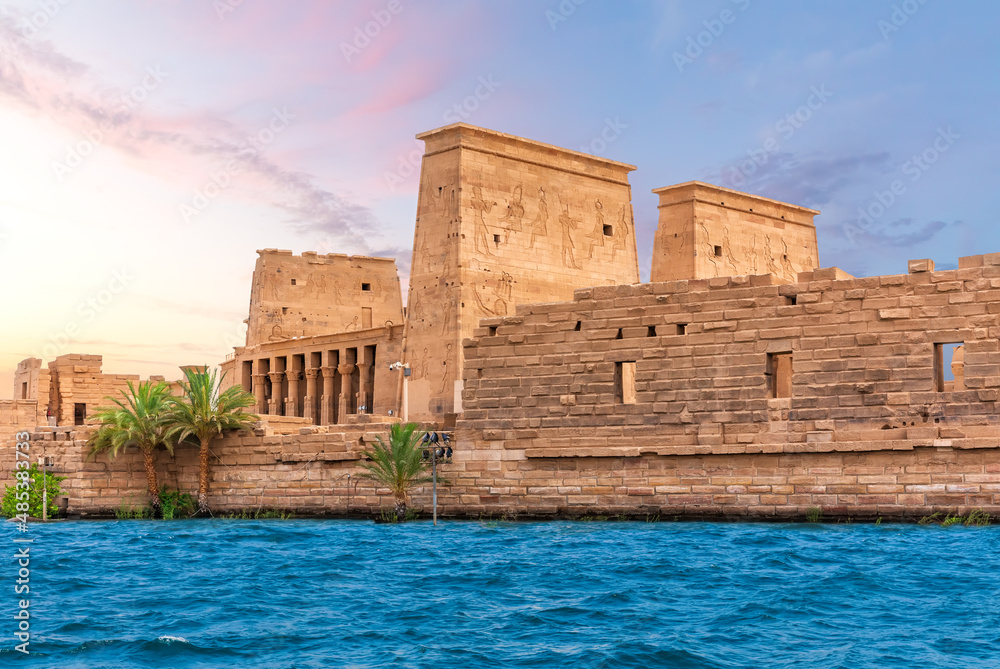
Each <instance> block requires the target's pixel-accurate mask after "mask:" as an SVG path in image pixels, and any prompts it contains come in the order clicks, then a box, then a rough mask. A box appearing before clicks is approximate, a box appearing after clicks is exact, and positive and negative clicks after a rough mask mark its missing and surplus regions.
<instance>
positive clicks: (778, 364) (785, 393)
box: [766, 353, 792, 399]
mask: <svg viewBox="0 0 1000 669" xmlns="http://www.w3.org/2000/svg"><path fill="white" fill-rule="evenodd" d="M766 375H767V390H768V397H770V398H772V399H775V398H778V397H791V396H792V354H791V353H768V354H767V372H766Z"/></svg>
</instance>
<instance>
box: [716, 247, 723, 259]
mask: <svg viewBox="0 0 1000 669" xmlns="http://www.w3.org/2000/svg"><path fill="white" fill-rule="evenodd" d="M714 248H715V257H716V258H721V257H722V247H721V246H716V247H714Z"/></svg>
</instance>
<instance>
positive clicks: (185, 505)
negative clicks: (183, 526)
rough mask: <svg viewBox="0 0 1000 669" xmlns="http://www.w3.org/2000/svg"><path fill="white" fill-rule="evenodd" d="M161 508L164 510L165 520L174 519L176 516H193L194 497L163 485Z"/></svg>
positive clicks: (161, 489)
mask: <svg viewBox="0 0 1000 669" xmlns="http://www.w3.org/2000/svg"><path fill="white" fill-rule="evenodd" d="M160 510H161V511H162V512H163V519H164V520H172V519H173V518H175V517H176V516H192V515H194V498H193V497H191V495H189V494H187V493H186V492H181V491H180V490H171V489H170V488H168V487H167V486H163V487H162V488H160Z"/></svg>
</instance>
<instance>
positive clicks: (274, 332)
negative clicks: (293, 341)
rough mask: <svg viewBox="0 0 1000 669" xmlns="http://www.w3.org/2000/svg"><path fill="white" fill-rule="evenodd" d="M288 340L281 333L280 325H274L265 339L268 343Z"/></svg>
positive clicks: (286, 336)
mask: <svg viewBox="0 0 1000 669" xmlns="http://www.w3.org/2000/svg"><path fill="white" fill-rule="evenodd" d="M285 339H288V335H286V334H284V333H283V332H282V331H281V326H280V325H275V326H274V327H272V328H271V335H270V336H269V337H268V338H267V340H268V341H284V340H285Z"/></svg>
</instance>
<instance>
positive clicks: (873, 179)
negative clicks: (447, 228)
mask: <svg viewBox="0 0 1000 669" xmlns="http://www.w3.org/2000/svg"><path fill="white" fill-rule="evenodd" d="M998 19H1000V5H997V4H996V3H991V2H985V1H980V2H950V3H945V2H942V1H941V0H926V1H925V2H920V0H908V1H907V2H899V1H894V2H881V1H874V0H869V1H867V2H851V1H839V2H798V3H790V2H763V1H762V0H739V1H733V0H718V1H701V2H669V1H668V2H620V1H617V2H598V1H597V0H585V1H583V2H579V0H577V1H576V2H574V0H564V1H563V2H558V1H556V0H552V1H543V2H526V1H517V0H514V1H510V2H502V3H501V2H470V1H468V0H466V1H462V2H457V1H454V2H451V1H449V2H430V1H424V2H417V1H416V0H380V1H375V2H315V1H310V0H301V1H299V2H295V3H291V2H289V3H278V2H267V1H266V0H242V2H240V1H239V0H199V1H197V2H193V1H192V2H166V1H162V0H161V1H152V0H149V1H135V0H133V1H129V2H125V1H124V0H61V1H60V0H23V1H18V2H2V1H0V146H2V147H3V151H2V152H0V278H2V279H3V281H4V282H5V285H7V286H13V287H14V289H13V290H11V291H8V293H7V294H6V296H5V298H4V299H5V310H4V311H5V313H7V314H15V315H16V317H15V318H13V319H5V320H4V323H3V325H0V370H2V371H0V396H5V395H7V393H9V390H8V386H9V385H10V382H9V379H10V371H9V370H12V369H13V367H14V366H15V365H16V363H17V361H19V360H21V359H22V358H25V357H28V356H31V355H42V356H44V357H45V358H46V359H50V358H51V357H53V356H54V355H55V354H61V353H69V352H88V353H101V354H103V355H104V356H105V369H106V370H107V371H115V372H123V373H124V372H130V373H141V374H143V375H146V374H150V373H159V374H165V375H167V376H169V377H173V376H175V375H176V374H177V370H176V366H177V365H180V364H200V363H203V362H210V363H211V362H217V361H219V360H221V358H222V357H223V356H224V354H225V353H226V351H227V350H228V349H229V348H230V347H231V346H232V345H233V344H234V343H237V342H238V341H239V338H240V334H241V321H242V319H243V318H245V317H246V308H247V303H248V297H249V291H250V281H249V279H250V275H251V272H252V269H253V263H254V260H255V258H256V255H255V253H254V251H255V249H259V248H267V247H278V248H289V249H293V250H294V251H295V252H297V253H299V252H302V251H306V250H318V251H321V252H345V253H368V254H379V255H394V256H397V257H399V259H400V268H401V270H402V271H403V272H404V277H403V280H404V285H405V281H406V277H405V271H406V269H407V266H408V255H409V247H410V244H411V241H412V233H413V223H414V213H415V208H416V186H417V183H416V182H417V176H416V173H417V170H416V169H413V164H412V163H413V162H414V159H415V157H416V156H418V155H419V152H420V149H421V144H420V142H417V141H416V140H414V139H413V137H414V135H416V134H417V133H419V132H422V131H425V130H429V129H432V128H436V127H439V126H442V125H446V124H447V123H449V122H450V121H452V120H457V119H458V118H461V120H464V121H466V122H468V123H472V124H475V125H481V126H485V127H488V128H493V129H496V130H501V131H504V132H508V133H512V134H517V135H522V136H525V137H529V138H532V139H536V140H539V141H543V142H548V143H552V144H556V145H560V146H565V147H568V148H572V149H577V150H581V149H584V148H586V150H588V151H591V152H595V153H598V154H599V155H602V156H605V157H607V158H611V159H615V160H620V161H624V162H628V163H632V164H634V165H637V166H638V170H637V171H636V172H634V173H633V175H632V185H633V206H634V211H635V217H636V223H637V234H638V246H639V254H640V266H641V270H642V275H643V277H644V278H645V277H648V272H649V263H650V253H651V250H652V239H653V231H654V229H655V225H656V198H655V196H654V195H652V193H650V191H651V190H652V189H653V188H657V187H661V186H666V185H670V184H675V183H680V182H684V181H689V180H692V179H699V180H703V181H708V182H711V183H717V184H720V185H725V186H729V187H733V188H738V189H740V190H746V191H748V192H751V193H757V194H760V195H765V196H768V197H773V198H776V199H780V200H785V201H788V202H792V203H794V204H799V205H803V206H807V207H812V208H815V209H819V210H821V211H822V214H821V215H820V216H818V217H817V219H816V223H817V228H818V233H819V245H820V261H821V263H822V265H824V266H833V265H835V266H839V267H841V268H842V269H844V270H846V271H848V272H851V273H853V274H855V275H858V276H862V275H873V274H891V273H901V272H905V271H906V260H907V259H910V258H923V257H930V258H933V259H934V260H935V261H936V262H937V265H938V267H939V268H949V267H954V266H956V263H957V258H958V257H959V256H961V255H971V254H977V253H986V252H993V251H1000V234H998V233H997V232H996V229H995V225H994V220H995V213H996V212H997V210H998V189H997V188H995V187H994V184H995V183H996V182H997V177H998V162H1000V158H998V156H1000V130H998V123H997V122H996V121H995V115H996V112H995V109H996V107H997V101H998V99H1000V77H998V76H997V74H996V71H997V63H1000V57H998V56H1000V46H998V41H997V40H996V36H995V34H996V28H997V26H998V25H1000V20H998ZM379 21H381V24H380V23H379ZM373 22H375V23H373ZM366 28H367V29H368V31H369V33H371V34H372V35H373V36H371V37H369V38H368V39H367V41H366V40H365V38H364V37H360V38H359V37H358V35H359V34H363V33H364V31H365V29H366ZM477 94H478V97H477ZM456 105H457V106H458V107H457V109H456ZM251 136H253V137H256V138H257V139H256V141H255V142H254V143H248V142H247V138H248V137H251ZM609 139H610V141H608V140H609ZM84 152H85V153H86V155H79V154H80V153H84ZM206 194H207V195H209V196H211V197H206ZM199 198H201V199H199ZM859 210H861V211H867V212H869V213H868V216H867V217H863V218H860V220H861V223H860V224H859ZM123 277H124V278H123Z"/></svg>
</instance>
